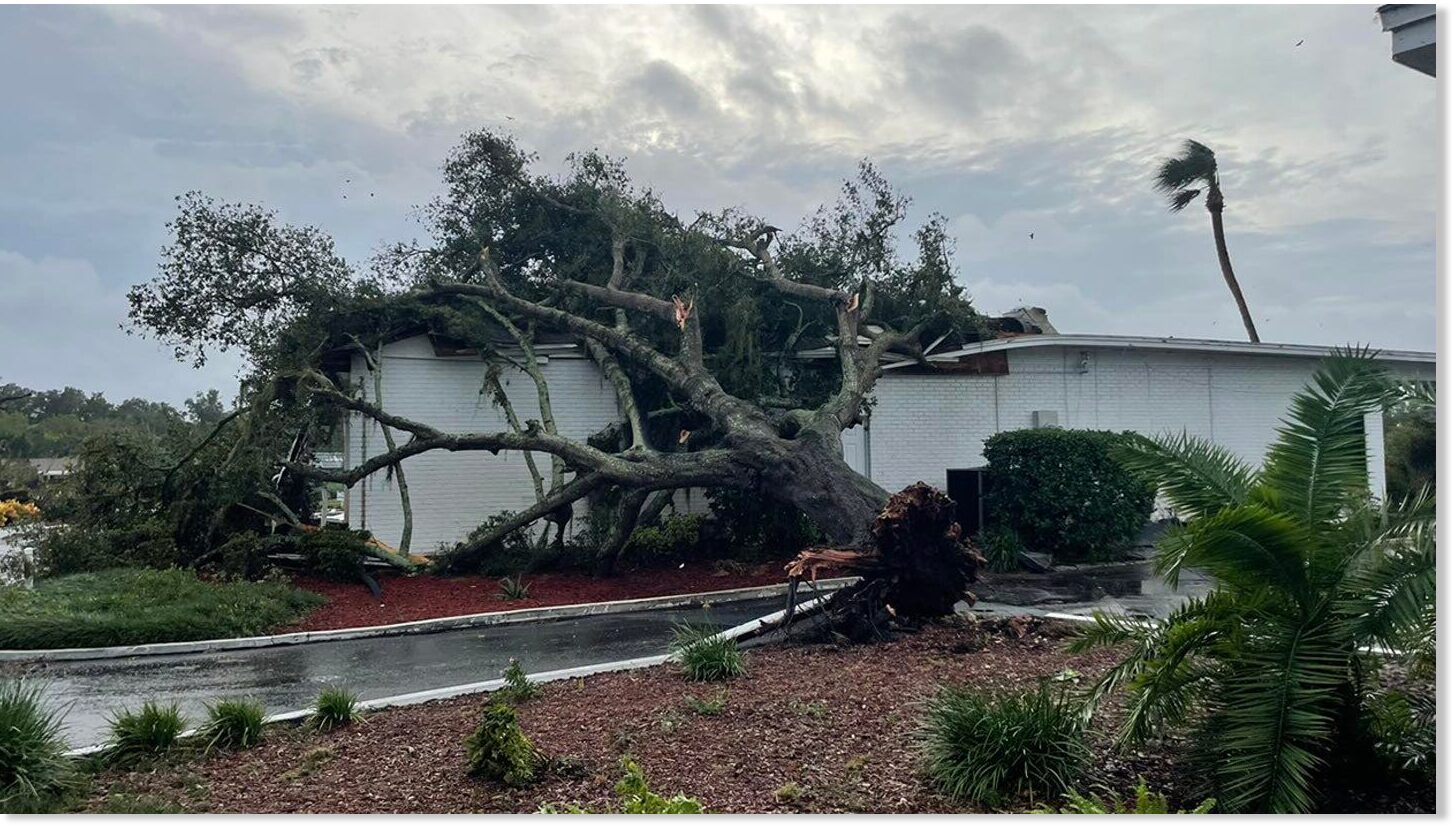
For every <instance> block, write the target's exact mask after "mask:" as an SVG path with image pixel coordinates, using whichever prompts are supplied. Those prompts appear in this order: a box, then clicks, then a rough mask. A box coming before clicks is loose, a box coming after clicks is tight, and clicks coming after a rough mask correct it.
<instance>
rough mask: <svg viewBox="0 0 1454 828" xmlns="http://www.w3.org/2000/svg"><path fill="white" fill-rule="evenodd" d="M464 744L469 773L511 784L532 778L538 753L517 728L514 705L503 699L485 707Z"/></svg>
mask: <svg viewBox="0 0 1454 828" xmlns="http://www.w3.org/2000/svg"><path fill="white" fill-rule="evenodd" d="M464 745H465V767H466V769H467V770H468V771H469V772H470V773H471V774H473V775H475V776H481V777H484V778H485V779H489V780H491V781H493V782H500V783H502V784H505V785H510V786H512V787H523V786H525V785H529V784H530V783H531V782H534V781H535V776H536V773H537V771H538V770H539V768H540V764H541V757H540V754H539V752H537V751H536V749H535V745H534V744H533V743H532V742H531V741H530V737H529V736H526V735H525V731H523V730H521V729H520V720H519V719H518V718H517V717H516V715H515V708H513V707H511V706H510V705H508V704H506V703H505V702H494V703H493V704H491V705H490V706H489V707H487V708H485V711H484V715H483V716H482V717H481V718H480V724H479V727H477V728H475V731H474V732H473V733H471V734H470V735H469V738H468V739H466V740H465V743H464Z"/></svg>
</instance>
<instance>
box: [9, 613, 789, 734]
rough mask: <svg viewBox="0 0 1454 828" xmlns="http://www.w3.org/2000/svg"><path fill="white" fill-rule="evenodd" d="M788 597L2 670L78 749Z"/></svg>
mask: <svg viewBox="0 0 1454 828" xmlns="http://www.w3.org/2000/svg"><path fill="white" fill-rule="evenodd" d="M783 600H784V599H783V598H765V599H756V600H752V601H737V602H732V603H723V604H717V605H715V606H712V607H711V608H709V609H706V610H704V609H702V608H700V607H696V608H682V609H672V610H655V611H643V612H630V613H619V614H613V615H595V616H585V617H581V618H569V619H561V620H556V621H541V622H526V623H519V624H508V625H501V626H495V627H477V628H474V629H465V630H452V631H449V632H441V633H428V634H421V635H399V636H388V637H383V638H362V639H354V640H350V641H324V642H318V643H314V644H297V645H292V646H283V647H265V648H261V649H255V650H232V651H227V652H218V653H192V654H185V655H166V656H142V657H135V658H125V659H104V660H90V661H68V662H67V661H58V662H52V663H48V664H39V665H29V666H26V665H22V664H12V665H6V670H5V671H6V672H7V673H14V672H17V671H25V672H29V673H31V674H33V675H35V676H36V677H38V678H41V679H42V680H43V681H44V682H45V683H46V685H47V691H46V696H47V700H48V701H50V702H51V703H52V704H54V705H56V706H57V707H64V706H66V705H69V710H68V711H67V713H66V717H65V718H66V740H67V741H68V742H69V743H70V744H71V745H72V746H75V747H79V746H83V745H90V744H95V743H97V742H100V741H104V737H105V732H106V719H107V716H108V715H109V714H110V713H111V711H114V710H116V709H118V708H121V707H125V706H127V705H133V706H134V705H138V704H140V703H141V702H142V701H146V700H155V701H160V702H176V703H177V704H179V705H181V708H182V710H183V712H184V713H186V714H187V715H188V716H189V718H191V719H192V721H193V722H196V721H198V720H199V719H200V718H201V717H202V715H203V714H204V712H205V707H204V705H205V703H206V702H209V701H212V700H215V699H217V698H219V697H223V696H252V697H254V698H257V699H259V700H261V701H262V702H263V703H264V704H265V705H266V706H267V709H268V712H269V713H282V712H286V711H290V710H299V709H302V708H306V707H308V706H310V705H311V704H312V701H313V697H314V696H315V695H316V694H317V693H318V690H319V689H320V688H322V687H324V686H326V685H329V684H341V685H344V686H347V687H348V688H349V689H351V690H353V691H354V692H356V693H358V695H359V698H361V699H365V700H367V699H378V698H384V697H388V696H396V695H401V694H404V693H412V692H417V691H421V690H432V689H436V688H441V687H452V686H454V685H459V684H470V683H473V682H479V681H488V680H490V679H497V678H499V677H500V672H501V671H502V670H504V668H505V666H506V665H507V664H508V663H509V661H510V659H511V658H518V659H520V662H521V664H522V666H524V667H525V669H526V670H527V671H528V672H531V673H537V672H545V671H549V670H558V669H562V668H566V667H577V666H581V665H586V664H598V663H603V662H608V661H619V660H623V659H630V658H640V657H642V656H650V655H657V654H660V653H663V652H665V651H666V649H667V646H668V644H669V643H670V641H671V637H672V628H673V626H675V625H676V624H679V623H683V622H688V623H699V622H706V623H711V624H714V625H717V626H721V627H724V628H725V627H728V626H733V625H736V624H740V623H742V622H744V621H750V620H752V619H753V618H758V617H761V616H763V615H766V614H768V613H770V612H773V611H774V610H779V609H782V607H783Z"/></svg>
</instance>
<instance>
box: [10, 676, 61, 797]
mask: <svg viewBox="0 0 1454 828" xmlns="http://www.w3.org/2000/svg"><path fill="white" fill-rule="evenodd" d="M42 695H43V692H42V689H41V687H40V686H39V685H36V684H32V683H29V682H26V681H24V680H12V681H6V682H4V683H3V684H0V806H3V808H4V810H5V811H7V812H9V813H17V812H21V811H30V810H36V809H40V808H42V807H44V806H45V804H46V803H48V802H50V801H52V800H54V799H55V798H56V797H58V796H60V795H61V794H62V793H64V792H65V790H66V788H67V786H69V784H70V783H71V781H72V779H73V778H74V776H73V770H72V767H71V762H70V760H69V759H67V758H66V755H65V754H66V742H65V740H64V739H62V738H61V714H60V712H58V711H55V710H49V709H47V708H46V706H45V703H44V702H43V701H42Z"/></svg>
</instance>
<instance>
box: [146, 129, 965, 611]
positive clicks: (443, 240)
mask: <svg viewBox="0 0 1454 828" xmlns="http://www.w3.org/2000/svg"><path fill="white" fill-rule="evenodd" d="M534 161H535V159H534V158H533V156H531V155H529V154H528V153H525V152H523V151H521V150H520V149H519V148H518V147H517V146H516V145H515V144H514V142H513V141H511V140H510V139H508V138H505V137H502V136H499V135H495V134H491V133H484V132H482V133H476V134H473V135H470V136H467V138H466V139H465V141H464V143H463V144H462V145H461V146H460V147H459V148H458V149H457V150H456V151H455V152H454V154H453V155H451V157H450V158H449V159H448V160H447V161H446V164H445V182H446V193H445V194H444V195H442V196H441V197H440V198H438V199H437V200H436V201H435V202H434V203H433V204H432V205H431V206H430V207H429V208H428V209H427V210H426V211H425V212H426V216H427V219H428V221H427V223H428V227H429V230H430V236H431V237H430V239H429V240H428V241H427V242H425V243H411V244H407V245H397V246H395V247H393V248H389V249H388V250H387V251H386V252H385V253H384V254H381V255H380V256H378V257H377V258H376V259H375V260H374V261H373V262H372V267H371V268H370V270H369V271H368V272H360V271H358V270H357V269H355V268H353V267H351V266H350V265H348V264H347V263H346V262H344V261H343V260H342V258H341V257H339V256H337V255H336V254H335V253H334V251H333V247H332V242H331V241H330V240H329V239H328V237H327V236H326V235H324V234H323V233H322V232H321V231H319V230H317V229H315V228H296V227H290V226H287V225H282V224H280V223H279V222H278V221H277V219H276V217H275V216H274V215H273V214H272V213H269V212H267V211H265V210H262V209H260V208H256V207H250V206H245V205H227V204H219V203H217V202H215V201H212V200H210V199H207V198H205V197H202V196H198V195H191V196H188V197H185V198H184V199H182V201H181V204H182V209H181V213H180V215H179V217H178V218H177V220H176V221H174V222H173V223H172V225H171V229H172V232H173V236H174V242H173V244H172V245H171V246H170V247H169V248H168V249H167V251H166V254H165V257H164V261H163V266H162V273H161V275H160V276H159V277H158V278H157V279H155V280H153V281H152V282H150V283H148V284H145V285H139V286H137V287H136V288H134V289H133V290H132V292H131V294H130V299H131V305H132V321H133V326H134V328H135V329H137V330H140V331H142V332H144V333H147V334H150V335H153V336H157V337H159V338H161V339H162V340H163V341H166V342H168V343H170V344H172V345H173V346H174V347H175V348H176V350H177V353H178V355H179V356H190V357H192V358H193V359H194V360H196V361H198V362H200V361H202V360H205V359H206V356H207V353H208V351H209V350H214V349H218V348H221V349H234V350H241V351H243V352H244V354H245V356H246V357H247V359H248V361H249V363H250V364H251V365H252V368H253V372H254V381H253V383H251V387H256V388H269V389H274V390H276V391H278V393H275V394H274V396H273V398H272V399H267V400H263V401H262V403H263V404H262V405H255V409H256V410H265V409H266V408H268V407H269V406H313V407H317V408H319V409H321V410H331V411H335V412H338V413H339V415H340V416H342V415H347V416H353V417H358V418H360V419H361V420H362V421H364V422H372V423H375V424H377V425H378V426H379V427H380V428H382V429H385V431H384V433H385V434H386V435H397V436H399V437H401V438H402V439H400V440H397V441H395V440H392V439H391V441H390V443H389V445H387V446H386V447H385V450H383V451H379V452H377V453H375V454H373V455H372V456H367V457H363V458H360V459H359V461H358V462H357V463H355V464H354V465H353V466H352V467H350V468H344V469H324V468H320V467H317V466H315V465H311V464H308V463H304V462H298V461H289V462H286V463H285V464H284V467H285V469H286V470H287V472H288V473H289V474H291V475H296V476H298V477H301V478H306V479H310V480H314V481H333V482H337V483H342V484H344V485H348V486H352V485H355V484H357V483H358V482H359V481H361V480H363V479H365V478H366V477H368V476H370V475H373V474H376V473H379V472H385V473H390V470H393V472H392V473H394V474H398V475H399V480H400V482H401V483H402V481H403V479H404V478H403V475H402V470H403V469H404V468H405V467H406V466H407V465H408V463H407V461H408V460H409V459H410V458H413V457H416V456H418V455H421V454H424V453H425V452H435V451H449V452H458V451H485V452H491V453H499V452H502V451H520V452H523V453H525V455H526V457H527V458H530V462H531V471H532V479H533V480H534V484H535V489H536V491H535V504H534V505H533V506H532V507H530V508H527V509H523V510H521V511H519V512H518V513H516V514H514V515H512V516H510V517H509V518H508V519H505V520H502V521H498V522H497V523H496V524H495V525H493V526H492V527H491V529H490V531H486V532H481V533H478V537H476V538H475V539H474V540H473V541H471V542H470V543H469V544H466V545H465V546H464V547H462V548H461V549H460V550H457V551H459V552H461V553H462V554H463V555H464V556H465V557H466V558H467V556H468V553H470V552H471V551H472V550H471V547H478V548H486V547H489V546H490V545H491V544H495V543H498V542H499V541H500V539H502V538H504V537H506V536H507V535H508V534H509V533H511V532H515V531H519V530H520V529H522V528H524V527H528V526H531V525H534V524H535V523H536V522H537V521H540V520H542V519H550V518H552V517H554V518H555V519H556V520H557V522H563V520H562V519H561V516H562V515H566V516H568V515H569V514H570V512H569V510H570V509H571V508H572V507H573V505H574V504H575V503H577V502H579V501H581V500H583V499H585V498H589V497H597V496H600V495H602V494H603V493H606V492H613V493H615V494H616V495H617V496H616V497H615V498H614V500H613V502H615V503H617V504H618V506H617V508H618V512H617V514H616V515H615V517H614V521H613V523H614V525H615V526H616V527H618V529H619V531H616V532H613V533H611V534H610V536H609V540H608V541H607V542H605V543H603V545H602V551H601V554H600V557H599V561H598V569H599V570H600V571H601V572H609V571H610V569H611V567H612V566H613V565H614V561H615V558H616V555H618V554H619V552H620V549H621V547H622V546H624V544H625V541H626V539H627V538H629V536H630V534H631V529H632V528H633V527H634V526H636V525H637V523H638V521H639V520H640V519H641V516H642V515H643V514H646V515H648V516H650V514H651V513H652V512H653V511H655V512H657V513H659V512H660V511H661V507H662V497H663V496H664V495H665V494H666V493H670V492H671V491H673V490H676V489H682V488H687V487H719V488H740V487H746V486H760V487H761V490H762V491H764V492H765V493H766V494H767V495H768V496H769V497H772V498H775V499H778V500H781V501H783V502H786V503H790V504H792V505H794V506H796V507H797V508H798V509H800V510H802V512H804V513H805V514H806V515H807V516H808V517H809V518H811V519H812V520H813V521H814V522H815V523H816V525H817V526H818V527H819V528H820V529H821V531H822V532H823V533H824V535H825V536H826V538H827V541H828V543H829V544H830V545H831V546H832V547H833V548H834V549H838V550H849V549H851V550H856V551H857V552H859V553H861V554H863V555H864V556H865V557H864V558H863V559H862V560H861V561H860V562H859V563H858V564H855V565H861V566H863V567H865V569H864V571H865V572H868V573H873V577H874V578H875V579H881V580H883V581H884V586H883V588H882V590H883V591H882V594H875V595H873V596H871V597H872V600H869V599H870V596H869V595H868V594H867V593H865V594H864V601H865V602H866V603H874V602H876V601H878V599H879V598H882V599H884V601H886V602H887V603H888V605H890V606H893V607H894V608H895V610H894V611H897V612H906V613H909V614H911V615H922V614H928V613H930V612H931V611H937V610H940V609H945V608H947V605H946V604H945V601H946V600H947V597H946V596H947V593H945V594H940V593H941V592H943V590H945V589H954V590H957V592H962V589H961V588H960V587H961V586H962V584H963V583H965V582H967V579H969V578H972V576H973V566H972V563H970V562H972V559H973V556H972V554H971V555H969V556H966V554H965V550H964V548H963V546H962V544H960V543H959V542H958V538H957V535H954V541H953V542H951V541H950V535H953V534H954V532H952V531H951V530H950V528H949V526H947V525H943V520H944V519H946V517H947V516H950V517H952V510H950V509H949V508H948V506H947V504H948V501H947V499H945V498H943V496H942V495H938V496H931V495H930V494H929V493H927V492H926V491H923V490H917V489H916V490H915V492H916V494H913V495H912V496H911V497H909V498H907V499H904V500H895V501H893V502H892V503H891V502H890V498H889V495H888V493H887V492H886V491H884V490H883V489H882V488H881V487H880V486H879V485H878V484H876V483H874V482H873V481H872V480H870V479H868V478H867V477H865V476H863V475H862V474H859V473H858V472H856V471H855V470H854V469H853V468H851V467H850V466H849V465H848V464H847V463H846V462H845V461H844V459H843V447H842V442H841V438H840V435H841V434H842V432H843V431H844V430H845V429H848V428H850V427H852V426H854V425H857V424H860V423H862V422H864V420H865V418H866V417H867V416H868V412H869V409H870V407H871V403H872V392H873V389H874V386H875V383H876V381H877V380H878V378H879V376H880V375H881V373H882V370H883V365H884V363H885V362H886V361H888V360H904V359H914V360H919V361H921V362H923V361H924V347H925V345H926V344H927V343H944V342H946V341H947V342H949V343H951V344H955V343H961V342H968V341H972V340H975V339H978V338H980V336H982V334H983V331H984V326H983V324H982V322H981V320H980V317H979V316H978V314H976V312H975V311H974V309H973V308H972V306H971V305H970V303H969V300H968V298H967V297H965V296H964V295H963V290H962V288H960V287H958V286H957V285H956V284H955V280H954V276H953V268H952V264H951V248H950V241H949V239H948V237H947V235H946V234H945V232H944V222H943V220H942V218H938V217H935V218H932V219H931V220H930V222H929V223H928V224H926V225H925V226H924V227H922V228H921V229H920V230H918V231H917V232H916V233H915V234H914V235H913V238H914V240H915V243H916V246H917V248H918V250H917V255H916V256H915V257H913V258H911V259H903V258H901V257H900V256H899V255H898V254H897V252H896V245H895V240H896V236H897V234H898V233H899V232H900V227H901V225H902V222H903V220H904V217H905V212H906V208H907V200H906V199H904V198H903V197H901V196H899V195H898V194H896V193H895V192H894V191H893V190H892V189H891V188H890V187H889V186H888V184H887V183H886V182H885V181H884V180H883V178H882V177H881V176H879V175H878V173H877V172H876V171H875V170H874V169H873V168H872V167H871V166H869V165H867V164H865V165H863V166H862V167H861V169H860V175H859V177H858V178H857V179H856V180H852V181H849V182H848V183H847V184H845V186H844V189H843V193H842V196H841V198H840V199H839V200H838V202H836V203H835V204H833V205H830V206H828V207H825V208H823V209H822V210H820V211H819V212H818V213H817V214H816V215H814V216H812V217H810V218H809V219H808V220H807V221H806V222H805V223H804V225H803V226H802V227H801V228H800V229H799V230H798V231H796V232H795V233H792V234H786V233H784V232H783V231H781V230H779V229H778V228H777V227H775V226H773V225H771V224H769V223H768V222H766V221H764V220H762V219H759V218H756V217H752V216H748V215H746V214H744V213H742V212H740V211H736V210H728V211H723V212H720V213H714V214H699V215H698V216H697V217H696V218H695V219H694V220H692V221H690V222H683V221H681V220H679V219H678V218H677V217H676V216H675V215H674V214H672V213H670V212H668V211H667V210H666V209H665V208H664V207H663V206H662V205H661V203H660V202H659V201H658V200H657V198H656V196H655V195H654V194H653V193H651V192H650V191H649V190H640V189H637V188H636V187H634V186H633V185H632V184H631V182H630V181H629V179H628V178H627V176H626V174H625V172H624V169H623V168H622V167H621V165H620V164H619V163H618V162H615V161H612V160H611V159H608V158H605V157H602V156H599V155H597V154H586V155H582V156H576V157H573V159H572V164H571V167H570V169H569V172H568V173H567V174H566V175H565V176H563V177H561V178H558V179H556V178H550V177H547V176H542V175H536V174H534V173H532V172H531V170H530V168H531V166H532V164H533V163H534ZM420 330H424V331H428V332H430V333H433V334H438V335H441V336H447V337H449V338H450V339H451V340H452V341H455V342H459V343H463V344H464V345H465V346H467V347H469V348H472V349H474V350H475V351H476V352H477V353H479V355H480V357H481V359H482V361H483V362H484V366H485V367H484V377H485V380H484V382H483V383H482V389H483V391H482V393H487V394H489V395H490V396H491V397H492V400H493V401H494V403H495V404H496V407H497V408H498V409H500V410H502V411H504V413H505V415H506V416H505V427H504V428H503V429H502V430H498V431H492V432H487V433H456V432H450V431H446V430H443V429H440V428H437V427H435V426H433V425H431V424H429V423H427V422H422V421H420V420H417V419H414V418H411V417H408V416H403V415H401V414H400V413H398V412H397V411H396V410H392V409H391V408H390V407H388V406H386V405H383V404H381V403H380V402H379V397H381V396H382V389H377V390H376V392H375V393H374V394H373V395H372V397H373V398H372V399H370V394H369V393H368V388H367V383H365V387H363V388H351V387H347V386H346V385H345V384H344V383H342V382H341V381H340V380H339V379H338V377H337V376H336V375H334V374H330V373H329V372H328V371H326V370H322V368H323V361H324V359H325V357H326V356H327V355H329V354H332V353H337V352H339V351H345V352H350V353H357V352H358V350H359V349H360V348H363V356H364V357H365V358H366V360H367V361H372V360H373V359H374V357H373V356H371V355H370V354H369V351H368V348H370V347H372V348H375V349H376V348H377V345H378V343H381V342H385V341H388V340H389V339H390V338H396V337H398V336H402V335H405V333H406V332H418V331H420ZM546 333H549V334H551V335H555V336H566V337H569V338H570V339H572V340H573V341H575V342H576V343H579V345H580V346H581V347H582V349H583V351H584V352H585V353H586V354H587V355H588V356H589V357H590V358H591V359H592V360H594V361H595V362H596V363H597V365H598V366H599V367H600V370H601V373H602V376H603V377H604V378H605V379H606V380H607V382H608V383H609V385H610V387H611V389H612V391H613V393H614V394H615V396H616V399H617V403H618V408H619V411H620V416H621V419H620V421H619V422H618V423H614V424H611V425H610V427H609V428H608V429H606V431H605V432H603V433H602V434H598V435H596V437H595V438H592V439H590V440H579V439H573V438H570V437H567V436H565V435H564V434H562V433H561V432H560V431H559V430H558V429H557V428H556V424H555V421H554V417H553V416H552V414H551V411H552V403H551V401H550V399H549V389H548V387H547V385H548V383H546V381H545V378H544V377H543V375H542V372H540V371H538V370H535V369H534V366H535V365H537V360H536V359H535V357H534V352H533V350H532V348H533V347H534V345H535V344H536V343H537V342H538V341H539V339H538V337H539V336H541V335H542V334H546ZM359 343H368V346H367V347H365V346H363V345H361V344H359ZM773 360H775V364H773V363H772V361H773ZM502 366H505V367H508V368H509V369H511V370H518V371H522V372H523V373H525V374H526V375H528V376H529V377H530V378H531V379H532V380H533V383H532V386H533V390H534V391H535V392H536V396H537V397H538V409H539V411H540V412H541V414H542V416H541V417H540V418H538V419H536V418H532V417H520V416H517V414H516V412H515V410H514V407H512V405H511V403H510V400H509V397H508V395H507V394H506V393H505V390H504V389H503V387H502V386H501V384H500V383H499V381H498V376H499V373H498V372H499V371H501V370H502ZM492 377H493V378H494V379H495V381H493V382H492V381H491V378H492ZM390 402H393V400H392V399H391V400H390ZM516 405H518V402H517V403H516ZM559 405H560V401H558V400H557V401H555V402H554V406H556V407H558V406H559ZM536 456H546V457H549V458H550V460H551V469H550V473H549V475H548V477H547V475H546V473H545V472H544V471H543V470H537V468H536V466H535V465H534V460H533V458H534V457H536ZM926 488H927V487H926ZM400 489H401V495H403V494H404V491H402V490H403V489H404V487H403V486H400ZM653 495H656V497H652V496H653ZM886 504H888V505H889V507H890V508H889V510H888V511H885V505H886ZM563 510H564V511H563ZM891 513H892V516H891ZM921 513H922V514H921ZM481 517H482V518H483V517H484V516H481ZM548 530H549V527H547V531H548ZM954 531H957V530H954ZM916 544H917V546H916ZM911 547H912V548H911ZM476 551H477V550H476ZM941 556H942V557H943V558H944V559H943V560H942V561H941V560H938V558H939V557H941ZM871 561H876V563H871ZM874 567H879V568H877V569H875V568H874ZM941 577H942V578H944V580H942V581H937V582H936V580H937V579H939V578H941ZM921 590H928V592H925V594H924V595H919V596H917V597H915V596H914V595H912V594H911V593H917V592H919V591H921ZM931 596H932V597H931ZM844 600H845V601H847V600H848V599H846V598H845V599H844ZM956 600H957V597H956ZM895 602H897V603H895ZM950 604H952V602H950ZM846 611H847V610H846V608H845V612H846ZM873 612H874V613H876V612H877V610H874V611H873ZM870 614H871V615H872V613H870ZM875 617H876V616H875Z"/></svg>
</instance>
